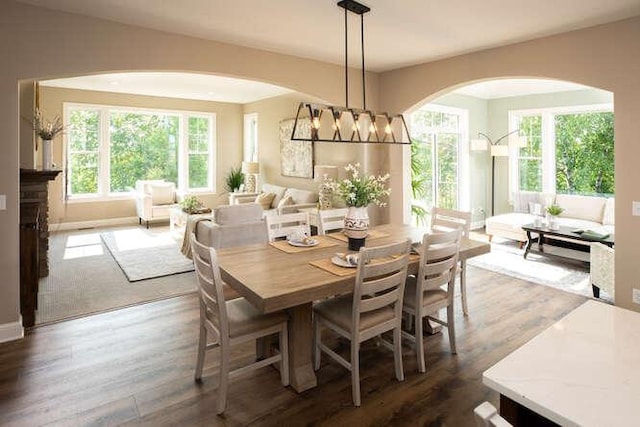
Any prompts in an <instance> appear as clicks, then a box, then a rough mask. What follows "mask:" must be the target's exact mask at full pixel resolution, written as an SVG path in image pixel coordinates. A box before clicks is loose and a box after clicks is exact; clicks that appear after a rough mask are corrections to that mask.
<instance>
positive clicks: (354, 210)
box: [332, 163, 391, 251]
mask: <svg viewBox="0 0 640 427" xmlns="http://www.w3.org/2000/svg"><path fill="white" fill-rule="evenodd" d="M345 170H346V172H347V177H346V178H345V179H343V180H340V181H332V187H333V191H334V193H335V194H337V195H338V196H340V197H341V198H343V199H344V201H345V203H346V205H347V206H348V207H349V210H348V211H347V215H346V216H345V218H344V234H345V235H346V236H347V237H348V238H349V249H350V250H354V251H357V250H359V249H360V247H362V246H364V242H365V238H366V237H367V234H368V232H369V213H368V211H367V207H368V206H369V205H375V206H386V199H387V197H388V196H389V194H390V193H391V190H389V189H388V188H387V181H388V180H389V174H386V175H378V176H375V175H369V176H366V175H363V174H362V173H360V164H359V163H356V164H348V165H347V166H346V167H345Z"/></svg>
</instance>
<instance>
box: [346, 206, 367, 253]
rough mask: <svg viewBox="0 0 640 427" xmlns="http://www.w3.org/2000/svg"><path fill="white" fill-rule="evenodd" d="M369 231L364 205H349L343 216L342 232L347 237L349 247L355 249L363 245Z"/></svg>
mask: <svg viewBox="0 0 640 427" xmlns="http://www.w3.org/2000/svg"><path fill="white" fill-rule="evenodd" d="M368 233H369V212H368V211H367V207H366V206H349V210H348V211H347V215H346V216H345V217H344V234H345V235H346V236H347V237H348V238H349V249H351V250H352V251H357V250H359V249H360V247H362V246H364V239H365V238H366V237H367V234H368Z"/></svg>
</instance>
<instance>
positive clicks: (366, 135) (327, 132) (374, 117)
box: [291, 0, 411, 144]
mask: <svg viewBox="0 0 640 427" xmlns="http://www.w3.org/2000/svg"><path fill="white" fill-rule="evenodd" d="M338 6H339V7H341V8H343V9H344V79H345V105H344V106H334V105H324V104H318V103H308V102H301V103H300V105H298V112H297V114H296V119H295V121H294V124H293V131H292V133H291V140H292V141H318V142H346V143H383V144H410V143H411V142H410V141H409V130H408V129H407V124H406V122H405V121H404V117H403V116H402V114H389V113H386V112H378V113H376V112H374V111H371V110H367V102H366V101H367V98H366V93H365V67H364V14H365V13H367V12H369V11H370V10H371V9H370V8H369V7H368V6H365V5H363V4H361V3H358V2H357V1H354V0H342V1H339V2H338ZM347 12H352V13H355V14H356V15H360V46H361V55H362V109H359V108H350V107H349V64H348V47H347V45H348V43H347V35H348V33H347V30H348V28H347V27H348V26H347Z"/></svg>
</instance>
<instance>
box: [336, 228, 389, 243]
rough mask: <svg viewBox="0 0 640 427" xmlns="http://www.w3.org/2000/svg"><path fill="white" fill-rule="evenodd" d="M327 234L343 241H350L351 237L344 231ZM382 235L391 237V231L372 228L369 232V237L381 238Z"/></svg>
mask: <svg viewBox="0 0 640 427" xmlns="http://www.w3.org/2000/svg"><path fill="white" fill-rule="evenodd" d="M325 236H329V237H331V238H332V239H336V240H340V241H342V242H348V241H349V238H348V237H347V236H345V235H344V233H342V232H338V233H327V234H325ZM380 237H389V233H385V232H384V231H378V230H370V231H369V234H367V237H366V238H367V239H379V238H380Z"/></svg>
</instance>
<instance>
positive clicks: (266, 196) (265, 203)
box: [256, 193, 276, 211]
mask: <svg viewBox="0 0 640 427" xmlns="http://www.w3.org/2000/svg"><path fill="white" fill-rule="evenodd" d="M275 197H276V195H275V194H273V193H260V194H258V196H257V197H256V203H257V204H259V205H260V206H262V209H264V210H265V211H266V210H269V209H271V202H273V199H275Z"/></svg>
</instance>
